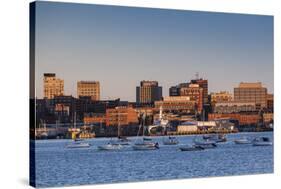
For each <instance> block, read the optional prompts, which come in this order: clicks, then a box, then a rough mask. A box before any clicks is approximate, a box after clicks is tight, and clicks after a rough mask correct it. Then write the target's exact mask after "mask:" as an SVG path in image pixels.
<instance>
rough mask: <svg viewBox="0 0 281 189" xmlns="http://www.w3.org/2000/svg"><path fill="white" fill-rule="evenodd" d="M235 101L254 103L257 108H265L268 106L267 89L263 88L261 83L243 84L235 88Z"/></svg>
mask: <svg viewBox="0 0 281 189" xmlns="http://www.w3.org/2000/svg"><path fill="white" fill-rule="evenodd" d="M234 100H235V101H240V102H254V103H255V104H256V105H257V106H260V107H261V108H265V107H266V106H267V88H265V87H263V86H262V83H261V82H256V83H244V82H241V83H240V84H239V86H238V87H235V88H234Z"/></svg>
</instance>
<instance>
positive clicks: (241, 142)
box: [234, 137, 252, 144]
mask: <svg viewBox="0 0 281 189" xmlns="http://www.w3.org/2000/svg"><path fill="white" fill-rule="evenodd" d="M234 143H235V144H251V143H252V141H251V140H249V139H248V138H246V137H243V138H241V139H237V140H234Z"/></svg>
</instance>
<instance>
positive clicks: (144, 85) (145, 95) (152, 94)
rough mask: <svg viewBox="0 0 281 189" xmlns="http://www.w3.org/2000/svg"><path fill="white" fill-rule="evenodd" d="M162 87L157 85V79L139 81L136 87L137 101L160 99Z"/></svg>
mask: <svg viewBox="0 0 281 189" xmlns="http://www.w3.org/2000/svg"><path fill="white" fill-rule="evenodd" d="M161 98H162V87H161V86H158V82H157V81H141V82H140V86H138V87H137V88H136V101H137V103H154V102H155V101H158V100H161Z"/></svg>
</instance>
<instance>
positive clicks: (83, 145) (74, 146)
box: [66, 143, 90, 148]
mask: <svg viewBox="0 0 281 189" xmlns="http://www.w3.org/2000/svg"><path fill="white" fill-rule="evenodd" d="M66 147H67V148H89V147H90V144H89V143H79V144H68V145H66Z"/></svg>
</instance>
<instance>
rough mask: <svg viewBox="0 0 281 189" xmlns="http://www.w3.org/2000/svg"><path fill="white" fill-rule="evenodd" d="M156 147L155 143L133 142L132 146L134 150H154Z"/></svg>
mask: <svg viewBox="0 0 281 189" xmlns="http://www.w3.org/2000/svg"><path fill="white" fill-rule="evenodd" d="M158 148H159V147H158V145H157V144H155V143H144V144H135V145H134V146H133V149H134V150H156V149H158Z"/></svg>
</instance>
